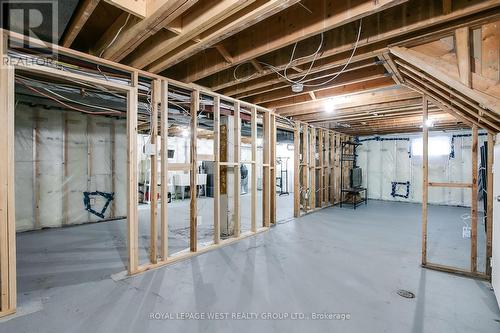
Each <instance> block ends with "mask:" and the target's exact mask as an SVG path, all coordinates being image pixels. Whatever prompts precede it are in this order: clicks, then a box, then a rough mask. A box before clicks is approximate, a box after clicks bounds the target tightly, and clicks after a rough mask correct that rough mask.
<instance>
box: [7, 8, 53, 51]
mask: <svg viewBox="0 0 500 333" xmlns="http://www.w3.org/2000/svg"><path fill="white" fill-rule="evenodd" d="M0 4H1V6H0V11H1V16H0V19H1V26H2V28H3V29H6V30H10V31H13V32H17V33H19V34H22V35H23V36H25V37H23V38H22V40H17V39H12V40H10V41H9V48H10V49H23V50H24V51H29V53H31V54H33V53H34V54H38V55H40V54H43V55H45V56H54V55H55V52H54V51H55V50H53V49H52V48H51V47H50V44H57V42H58V39H59V33H58V24H57V23H58V15H57V0H0ZM35 41H38V42H35ZM40 41H43V43H40Z"/></svg>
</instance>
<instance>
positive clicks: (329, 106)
mask: <svg viewBox="0 0 500 333" xmlns="http://www.w3.org/2000/svg"><path fill="white" fill-rule="evenodd" d="M325 111H326V112H328V113H332V112H333V111H335V101H334V100H333V98H329V99H327V100H326V101H325Z"/></svg>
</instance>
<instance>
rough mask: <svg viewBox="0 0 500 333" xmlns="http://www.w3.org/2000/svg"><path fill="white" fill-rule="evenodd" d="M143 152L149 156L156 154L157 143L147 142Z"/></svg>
mask: <svg viewBox="0 0 500 333" xmlns="http://www.w3.org/2000/svg"><path fill="white" fill-rule="evenodd" d="M143 153H144V155H149V156H153V155H156V144H152V143H146V144H145V145H144V147H143Z"/></svg>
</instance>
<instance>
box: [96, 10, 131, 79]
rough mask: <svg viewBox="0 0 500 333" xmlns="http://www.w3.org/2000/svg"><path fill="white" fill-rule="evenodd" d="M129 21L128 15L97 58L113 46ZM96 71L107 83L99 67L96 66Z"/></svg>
mask: <svg viewBox="0 0 500 333" xmlns="http://www.w3.org/2000/svg"><path fill="white" fill-rule="evenodd" d="M129 19H130V14H128V15H127V19H126V20H125V23H123V25H122V26H121V27H120V29H118V31H117V32H116V35H115V37H113V39H112V40H111V41H110V42H109V44H108V45H107V46H105V47H104V48H103V49H102V50H101V52H100V53H99V58H101V57H102V55H103V54H104V52H105V51H106V50H107V49H108V48H109V47H110V46H111V45H113V43H114V42H115V41H116V39H117V38H118V36H119V35H120V33H121V32H122V30H123V28H125V26H126V25H127V23H128V20H129ZM97 70H98V71H99V73H101V75H102V76H104V78H105V79H106V81H109V79H108V77H107V76H106V74H104V73H103V72H102V71H101V67H100V65H97Z"/></svg>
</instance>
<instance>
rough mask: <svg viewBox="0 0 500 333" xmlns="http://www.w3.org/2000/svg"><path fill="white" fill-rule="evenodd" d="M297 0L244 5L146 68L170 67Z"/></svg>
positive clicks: (270, 0)
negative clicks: (196, 39)
mask: <svg viewBox="0 0 500 333" xmlns="http://www.w3.org/2000/svg"><path fill="white" fill-rule="evenodd" d="M297 2H299V0H259V1H255V2H253V3H252V4H251V5H250V6H247V7H245V8H244V9H242V10H241V11H240V12H238V13H235V14H233V15H232V16H230V17H228V18H226V19H225V20H223V21H222V22H220V23H219V24H217V25H215V26H214V27H212V28H211V29H208V30H207V31H205V32H204V33H202V34H201V36H200V40H198V41H197V42H196V43H195V44H193V45H188V44H183V45H182V46H180V47H179V48H177V50H175V52H174V51H173V50H172V52H168V53H166V54H164V55H163V56H161V57H160V58H158V59H157V60H156V61H154V62H153V63H151V64H150V65H149V66H148V67H147V69H148V70H149V71H155V72H161V71H163V70H164V69H165V68H168V67H171V66H173V65H175V64H177V63H179V62H180V61H182V60H184V59H186V58H188V57H190V56H192V55H194V54H196V53H198V52H201V51H203V50H208V48H209V47H211V46H213V45H215V44H217V43H219V42H221V41H222V40H224V39H226V38H228V37H230V36H233V35H235V34H237V33H238V32H241V31H242V30H244V29H245V28H247V27H249V26H252V25H254V24H255V23H257V22H260V21H262V20H264V19H266V18H267V17H269V16H272V15H274V14H276V13H278V12H279V11H281V10H284V9H285V8H287V7H289V6H292V5H293V4H295V3H297Z"/></svg>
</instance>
